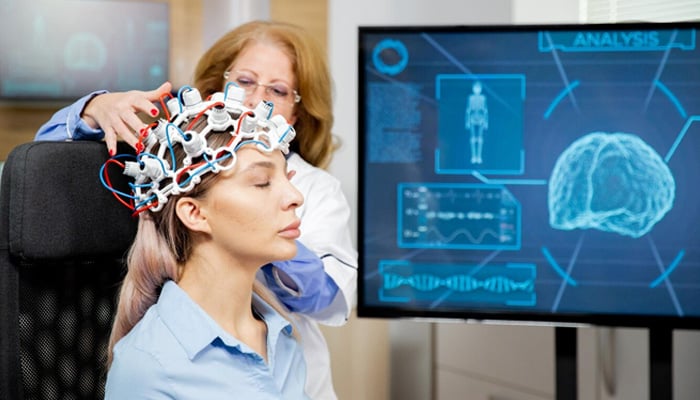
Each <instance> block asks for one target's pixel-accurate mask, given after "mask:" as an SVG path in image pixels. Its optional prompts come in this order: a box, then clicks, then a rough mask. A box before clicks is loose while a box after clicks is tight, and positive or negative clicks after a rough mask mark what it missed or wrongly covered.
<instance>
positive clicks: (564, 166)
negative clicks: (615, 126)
mask: <svg viewBox="0 0 700 400" xmlns="http://www.w3.org/2000/svg"><path fill="white" fill-rule="evenodd" d="M675 191H676V183H675V181H674V179H673V175H672V174H671V171H670V170H669V168H668V166H667V165H666V163H665V162H664V161H663V159H662V158H661V157H660V156H659V154H658V153H657V152H656V151H655V150H654V149H653V148H651V146H649V145H648V144H646V143H645V142H644V141H643V140H642V139H640V138H639V137H638V136H636V135H632V134H628V133H610V134H609V133H602V132H596V133H590V134H588V135H586V136H583V137H581V138H579V139H578V140H576V141H575V142H574V143H572V144H571V145H570V146H569V147H568V148H567V149H566V150H564V152H563V153H562V154H561V155H560V156H559V158H558V159H557V162H556V164H555V165H554V169H553V171H552V176H551V178H550V180H549V193H548V199H547V200H548V206H549V224H550V225H551V226H552V227H553V228H555V229H562V230H573V229H576V228H580V229H599V230H602V231H606V232H616V233H618V234H620V235H626V236H631V237H633V238H638V237H641V236H643V235H644V234H646V233H647V232H649V231H650V230H651V229H652V228H653V227H654V225H655V224H656V223H657V222H659V221H660V220H661V219H662V218H663V217H664V215H665V214H666V213H667V212H668V211H669V210H670V209H671V208H672V207H673V200H674V198H675Z"/></svg>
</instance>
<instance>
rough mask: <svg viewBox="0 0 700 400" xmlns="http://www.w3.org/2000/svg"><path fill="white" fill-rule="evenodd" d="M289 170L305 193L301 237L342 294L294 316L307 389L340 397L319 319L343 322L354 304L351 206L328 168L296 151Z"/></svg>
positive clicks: (322, 399) (320, 398)
mask: <svg viewBox="0 0 700 400" xmlns="http://www.w3.org/2000/svg"><path fill="white" fill-rule="evenodd" d="M287 162H288V165H289V167H288V168H289V170H294V171H296V175H294V176H293V177H292V184H294V185H295V186H296V187H297V188H298V189H299V191H300V192H301V193H302V194H303V195H304V204H302V206H301V207H299V208H298V209H297V214H298V215H299V217H300V218H301V228H300V229H301V237H300V238H299V241H301V243H303V244H304V246H306V247H307V248H309V249H310V250H312V251H313V252H315V253H316V254H317V255H318V256H319V257H321V259H322V260H323V265H324V268H325V270H326V273H327V274H328V275H329V276H330V277H331V278H332V279H333V280H334V281H335V283H336V285H338V289H339V290H338V294H337V295H336V297H335V299H334V300H333V302H332V303H331V305H330V306H328V307H327V308H325V309H323V310H321V311H319V312H317V313H315V314H313V315H303V314H295V316H296V317H297V318H296V319H297V321H296V325H297V328H298V330H299V336H300V337H301V341H302V347H303V349H304V358H305V359H306V367H307V373H306V393H307V394H308V395H309V397H311V398H312V399H315V400H316V399H317V400H327V399H336V398H337V397H336V395H335V391H334V389H333V382H332V379H331V378H332V377H331V369H330V353H329V350H328V345H327V344H326V340H325V339H324V337H323V334H322V333H321V330H320V329H319V327H318V323H322V324H324V325H330V326H340V325H342V324H344V323H345V322H346V321H347V319H348V317H349V315H350V312H351V310H352V308H353V307H354V305H355V301H356V289H357V251H356V250H355V248H354V247H353V245H352V240H351V238H350V229H349V225H348V223H349V221H350V206H349V205H348V202H347V200H346V198H345V195H344V194H343V192H342V190H341V187H340V181H339V180H338V179H337V178H335V177H334V176H332V175H331V174H329V173H328V172H327V171H325V170H322V169H320V168H317V167H314V166H313V165H311V164H309V163H307V162H306V161H305V160H304V159H302V158H301V157H300V156H299V155H298V154H296V153H292V154H291V155H290V157H289V158H288V160H287Z"/></svg>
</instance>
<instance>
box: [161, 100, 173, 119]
mask: <svg viewBox="0 0 700 400" xmlns="http://www.w3.org/2000/svg"><path fill="white" fill-rule="evenodd" d="M165 97H169V98H171V99H172V98H173V95H172V94H170V93H163V94H161V95H160V98H159V99H158V100H159V101H160V106H161V108H163V112H165V119H167V120H168V121H170V110H168V106H167V105H166V104H165V101H163V99H164V98H165Z"/></svg>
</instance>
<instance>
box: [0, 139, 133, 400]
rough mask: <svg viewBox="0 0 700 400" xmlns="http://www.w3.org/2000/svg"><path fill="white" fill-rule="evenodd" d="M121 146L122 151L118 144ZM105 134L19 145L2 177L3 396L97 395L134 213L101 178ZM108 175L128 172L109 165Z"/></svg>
mask: <svg viewBox="0 0 700 400" xmlns="http://www.w3.org/2000/svg"><path fill="white" fill-rule="evenodd" d="M119 151H120V152H125V151H128V148H127V146H126V145H124V144H120V149H119ZM107 157H108V156H107V151H106V148H105V146H104V143H98V142H31V143H26V144H22V145H20V146H18V147H16V148H15V149H14V150H13V151H12V152H11V153H10V155H9V156H8V158H7V160H6V161H5V164H4V167H3V171H2V179H1V180H0V399H3V400H29V399H41V400H44V399H46V400H48V399H91V400H93V399H101V398H103V397H104V380H105V376H106V366H105V359H106V344H107V339H108V337H109V332H110V329H111V324H112V320H113V314H114V311H115V305H116V297H117V290H118V288H119V284H120V282H121V280H122V279H123V275H124V273H125V263H124V257H125V255H126V252H127V250H128V247H129V245H130V244H131V241H132V240H133V237H134V235H135V233H136V219H135V218H133V217H132V216H131V215H130V211H129V210H128V209H127V208H126V207H123V206H121V205H120V204H118V202H117V201H116V200H115V199H114V198H113V197H112V195H111V194H110V193H109V192H108V191H107V190H106V189H104V188H103V186H102V184H101V183H100V176H99V169H100V166H101V165H102V163H104V161H105V160H106V159H107ZM110 177H111V180H112V183H113V184H114V185H115V186H116V187H120V188H122V189H124V188H125V187H126V185H127V178H126V177H125V176H124V175H122V174H121V173H119V171H115V172H114V173H110Z"/></svg>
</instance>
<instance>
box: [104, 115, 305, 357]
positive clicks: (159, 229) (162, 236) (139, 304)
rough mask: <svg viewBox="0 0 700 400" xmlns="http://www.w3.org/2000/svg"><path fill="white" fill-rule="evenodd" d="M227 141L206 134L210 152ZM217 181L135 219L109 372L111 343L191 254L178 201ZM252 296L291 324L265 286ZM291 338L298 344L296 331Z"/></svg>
mask: <svg viewBox="0 0 700 400" xmlns="http://www.w3.org/2000/svg"><path fill="white" fill-rule="evenodd" d="M187 122H188V121H186V122H185V123H184V124H186V123H187ZM184 124H183V125H184ZM200 125H201V124H200ZM194 129H195V130H200V129H201V126H195V127H194ZM230 137H231V136H230V135H229V134H225V133H217V134H214V135H209V136H208V140H207V142H208V145H209V147H211V148H219V147H221V146H224V145H225V144H226V143H227V142H228V141H229V140H230ZM174 154H175V159H176V160H177V162H176V163H175V165H180V164H181V163H182V160H183V158H184V157H185V152H184V150H183V149H182V147H181V146H177V147H175V148H174ZM218 177H219V175H218V174H215V173H212V172H209V173H206V174H204V175H202V176H201V181H200V183H198V184H197V185H195V186H194V187H193V188H192V189H191V190H190V191H188V192H187V193H184V194H180V195H171V196H170V197H169V198H168V201H167V202H166V203H165V204H164V205H163V207H162V209H161V210H160V211H158V212H150V211H144V212H141V213H140V214H139V222H138V229H137V232H136V237H135V238H134V242H133V244H132V245H131V248H130V249H129V254H128V256H127V273H126V276H125V277H124V281H123V282H122V286H121V289H120V291H119V300H118V304H117V312H116V315H115V318H114V323H113V325H112V331H111V334H110V337H109V344H108V348H107V366H108V367H109V365H111V363H112V359H113V356H114V346H115V345H116V343H117V342H118V341H119V340H120V339H121V338H122V337H124V336H125V335H126V334H127V333H129V331H131V329H132V328H133V327H134V326H135V325H136V323H138V322H139V321H140V320H141V318H143V316H144V314H145V313H146V311H147V310H148V308H149V307H151V306H152V305H153V304H155V303H156V301H157V300H158V296H159V295H160V290H161V288H162V286H163V284H164V283H165V282H166V281H168V280H172V281H175V282H178V281H179V279H180V276H181V268H182V266H183V265H184V264H185V262H186V261H187V260H188V259H189V258H190V256H191V255H192V251H193V237H192V235H191V232H190V231H189V229H187V227H186V226H185V225H184V224H183V223H182V221H181V220H180V218H178V216H177V214H176V210H175V205H176V204H177V200H178V199H179V198H180V197H183V196H187V197H192V198H201V197H202V196H205V195H206V193H207V191H208V190H209V188H211V186H212V185H213V184H214V183H215V182H216V180H217V179H218ZM253 291H254V292H255V293H256V294H257V295H258V296H260V297H261V298H262V299H263V300H264V301H266V302H267V303H268V304H270V305H271V306H272V307H273V308H274V309H275V310H277V312H279V313H280V314H282V316H283V317H285V318H286V319H287V320H290V321H291V316H290V315H289V312H288V311H287V309H286V308H285V307H284V306H283V305H282V304H280V303H279V301H278V300H277V298H276V297H275V296H274V294H273V293H272V292H271V291H270V290H269V289H267V288H266V287H265V286H264V285H262V284H261V283H260V282H258V281H256V282H255V284H254V287H253ZM292 326H294V324H292ZM294 336H295V337H296V338H297V339H298V336H297V334H296V330H294Z"/></svg>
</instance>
